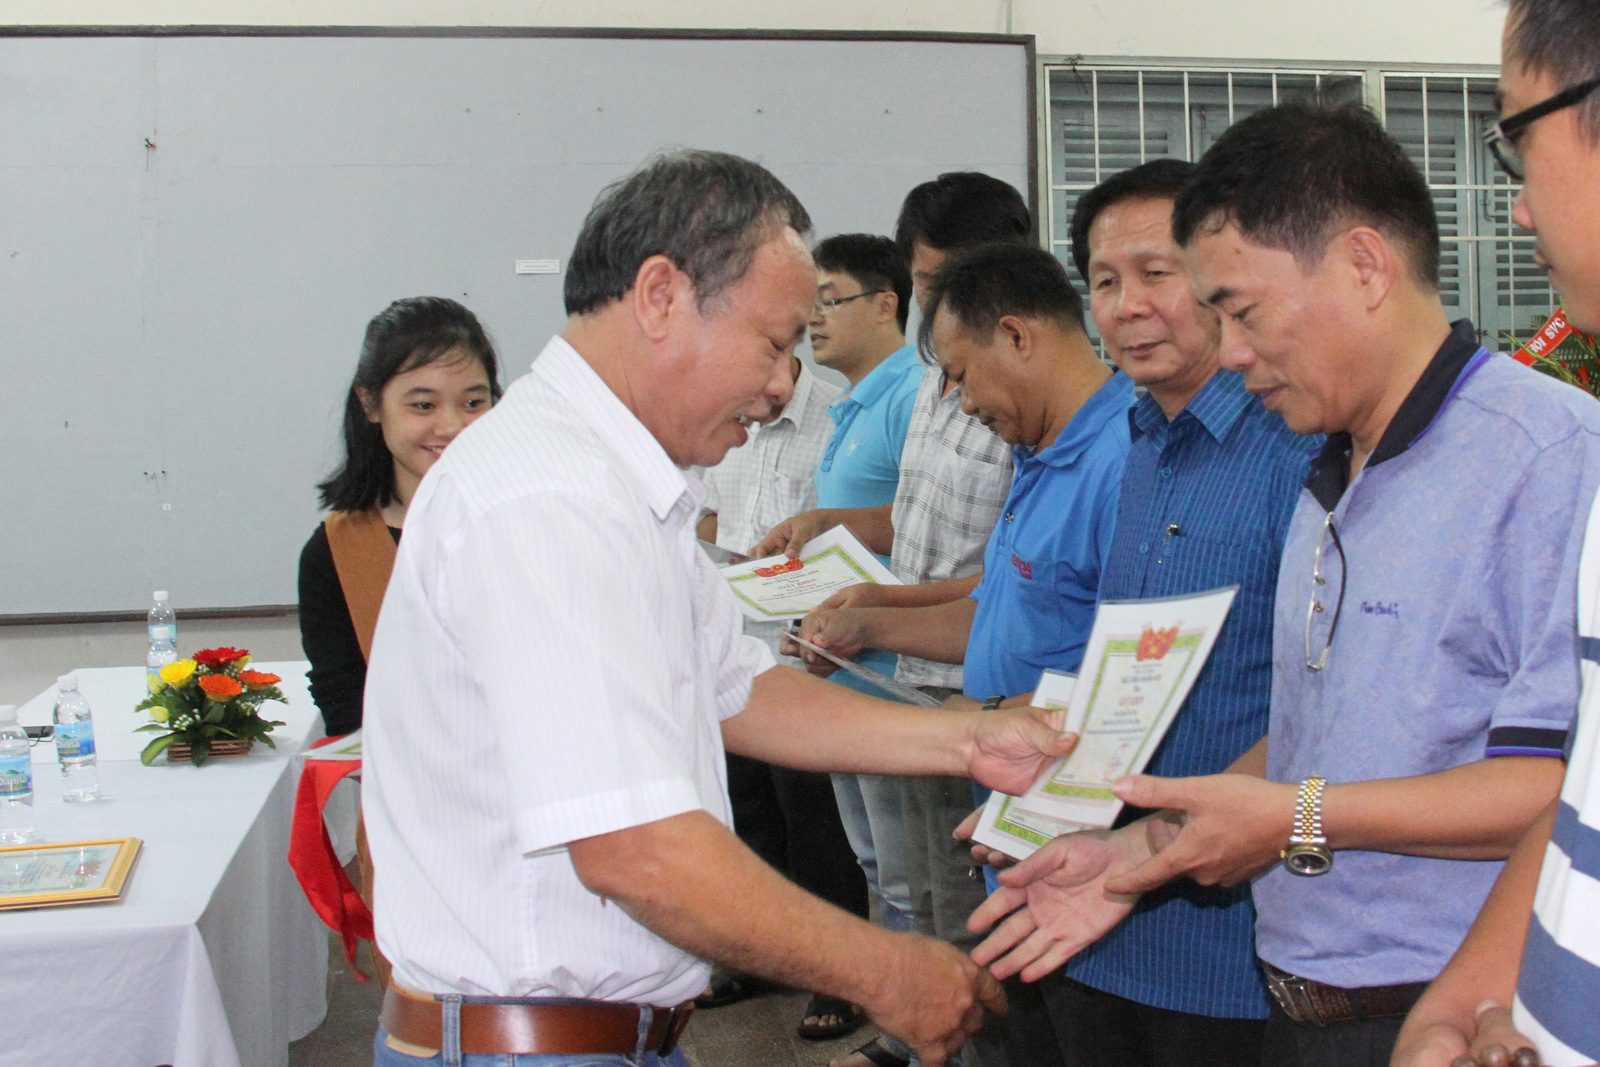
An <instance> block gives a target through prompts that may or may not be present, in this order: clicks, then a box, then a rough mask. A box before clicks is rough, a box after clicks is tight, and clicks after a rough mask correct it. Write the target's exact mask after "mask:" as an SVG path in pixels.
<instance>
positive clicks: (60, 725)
mask: <svg viewBox="0 0 1600 1067" xmlns="http://www.w3.org/2000/svg"><path fill="white" fill-rule="evenodd" d="M56 690H57V693H56V715H55V723H56V757H57V758H58V759H60V760H61V799H62V800H65V801H66V802H67V803H69V804H81V803H83V802H84V801H87V800H95V799H98V798H99V796H100V772H99V770H98V769H96V767H95V757H94V719H93V718H92V717H91V716H90V714H89V702H88V701H87V700H85V699H84V696H83V694H82V693H80V692H78V677H77V675H75V674H67V675H63V676H62V677H60V678H57V679H56Z"/></svg>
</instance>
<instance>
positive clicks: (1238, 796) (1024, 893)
mask: <svg viewBox="0 0 1600 1067" xmlns="http://www.w3.org/2000/svg"><path fill="white" fill-rule="evenodd" d="M1113 789H1114V790H1115V792H1116V794H1117V797H1118V798H1119V799H1121V800H1122V801H1124V802H1125V803H1128V804H1131V805H1134V806H1136V807H1142V808H1155V809H1159V810H1158V811H1157V812H1156V813H1155V814H1153V815H1149V816H1146V817H1145V818H1143V819H1140V820H1138V821H1136V822H1133V823H1130V824H1129V825H1127V826H1124V827H1121V828H1120V829H1116V830H1083V831H1079V832H1077V833H1071V834H1063V835H1061V836H1060V837H1057V838H1056V839H1055V840H1054V841H1051V842H1050V843H1049V844H1047V845H1045V846H1044V847H1043V848H1041V849H1039V850H1038V851H1037V852H1035V853H1034V854H1033V855H1031V856H1029V857H1028V858H1027V859H1025V860H1023V861H1021V862H1020V863H1017V864H1015V865H1013V866H1006V864H1008V863H1009V860H1007V859H1006V858H1005V857H1004V856H1002V855H1001V854H999V853H996V852H992V851H990V850H989V849H988V848H986V847H984V846H981V845H978V846H974V848H973V850H972V851H973V859H974V860H975V861H977V862H980V863H990V864H992V865H994V866H997V867H1004V868H1005V869H1003V870H1001V871H1000V875H999V879H1000V889H999V890H997V891H996V892H995V893H994V894H993V895H991V896H990V897H989V899H988V900H987V901H985V902H984V903H983V904H982V905H980V906H979V907H978V909H977V910H976V911H974V912H973V913H972V917H971V918H970V919H968V921H967V927H968V929H970V930H971V931H972V932H973V933H983V932H984V931H986V930H988V931H990V933H989V936H988V937H987V938H986V939H984V941H983V942H982V943H981V944H979V945H978V946H977V948H975V949H973V951H972V958H973V959H974V960H975V961H976V962H977V963H979V964H980V965H983V966H987V967H989V970H990V972H991V973H992V974H994V976H995V977H996V978H1007V977H1010V976H1011V975H1013V974H1021V976H1022V978H1023V980H1024V981H1030V982H1031V981H1035V980H1037V979H1039V978H1042V977H1044V976H1045V975H1046V974H1048V973H1050V972H1051V971H1053V970H1055V969H1056V968H1057V967H1060V966H1061V965H1062V964H1063V963H1065V962H1066V961H1067V960H1068V959H1070V958H1071V957H1072V956H1073V955H1075V954H1076V953H1078V952H1079V951H1081V950H1082V949H1083V948H1085V947H1087V946H1088V945H1090V944H1092V943H1093V942H1095V941H1097V940H1099V939H1100V938H1101V937H1102V936H1104V935H1105V934H1106V933H1107V932H1108V931H1109V930H1110V929H1111V928H1112V927H1114V926H1115V925H1116V924H1117V923H1119V922H1121V921H1122V919H1123V918H1124V917H1125V916H1127V914H1128V912H1130V911H1131V910H1133V906H1134V904H1136V903H1137V902H1138V900H1139V897H1140V896H1141V895H1143V894H1144V893H1146V892H1149V891H1150V890H1152V889H1154V888H1156V887H1157V886H1160V885H1163V884H1165V883H1166V882H1169V881H1171V880H1172V879H1174V878H1178V877H1184V876H1187V877H1190V878H1193V879H1194V880H1195V881H1197V882H1199V883H1200V884H1202V885H1236V884H1238V883H1239V882H1242V881H1244V880H1246V879H1248V878H1250V877H1252V876H1254V875H1256V874H1258V873H1260V872H1261V871H1263V870H1266V869H1267V868H1268V867H1270V866H1272V865H1273V864H1274V863H1276V862H1278V858H1279V852H1280V850H1281V849H1282V848H1283V846H1284V843H1285V842H1286V841H1287V840H1288V838H1289V833H1290V830H1291V824H1292V821H1293V810H1294V796H1295V787H1294V786H1292V785H1285V784H1282V783H1277V782H1268V781H1266V780H1264V779H1261V778H1256V777H1254V776H1252V775H1247V774H1216V775H1209V776H1206V777H1201V778H1157V777H1153V776H1149V775H1130V776H1128V777H1126V778H1123V779H1121V780H1119V781H1118V782H1117V783H1116V784H1115V785H1114V786H1113ZM978 818H979V812H973V814H972V815H971V816H969V817H968V818H967V820H966V821H965V822H963V823H962V824H961V826H960V827H959V828H958V829H957V830H956V836H957V837H958V838H962V839H970V838H971V835H972V832H973V831H974V830H975V829H976V828H977V823H978ZM991 928H992V929H991Z"/></svg>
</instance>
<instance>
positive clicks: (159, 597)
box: [153, 589, 167, 604]
mask: <svg viewBox="0 0 1600 1067" xmlns="http://www.w3.org/2000/svg"><path fill="white" fill-rule="evenodd" d="M153 597H154V599H155V601H156V603H158V604H159V603H160V602H161V601H163V600H165V599H167V591H166V590H165V589H157V590H156V591H155V593H154V594H153Z"/></svg>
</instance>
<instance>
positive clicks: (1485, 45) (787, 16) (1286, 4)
mask: <svg viewBox="0 0 1600 1067" xmlns="http://www.w3.org/2000/svg"><path fill="white" fill-rule="evenodd" d="M1503 17H1504V15H1503V7H1502V5H1501V4H1500V3H1499V2H1498V0H1401V2H1396V0H1343V2H1341V3H1327V2H1326V0H1230V2H1227V3H1223V4H1219V3H1216V2H1215V0H6V3H5V4H4V5H3V7H0V24H4V25H69V24H75V25H197V24H205V25H213V24H242V25H358V26H372V25H390V26H567V27H573V26H578V27H650V28H671V29H763V30H779V29H796V30H876V31H882V30H915V31H947V32H966V33H1007V32H1010V33H1031V34H1034V35H1035V36H1036V37H1037V38H1038V47H1039V51H1040V53H1041V54H1045V55H1127V56H1146V57H1196V58H1217V59H1235V58H1237V59H1317V60H1332V61H1351V62H1354V61H1363V62H1374V61H1375V62H1386V63H1401V64H1403V63H1445V64H1455V63H1496V62H1498V50H1499V36H1500V25H1501V21H1502V19H1503ZM819 89H821V90H823V91H825V87H819Z"/></svg>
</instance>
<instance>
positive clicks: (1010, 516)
mask: <svg viewBox="0 0 1600 1067" xmlns="http://www.w3.org/2000/svg"><path fill="white" fill-rule="evenodd" d="M1016 518H1017V514H1016V512H1014V511H1008V512H1006V521H1007V522H1015V521H1016Z"/></svg>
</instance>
